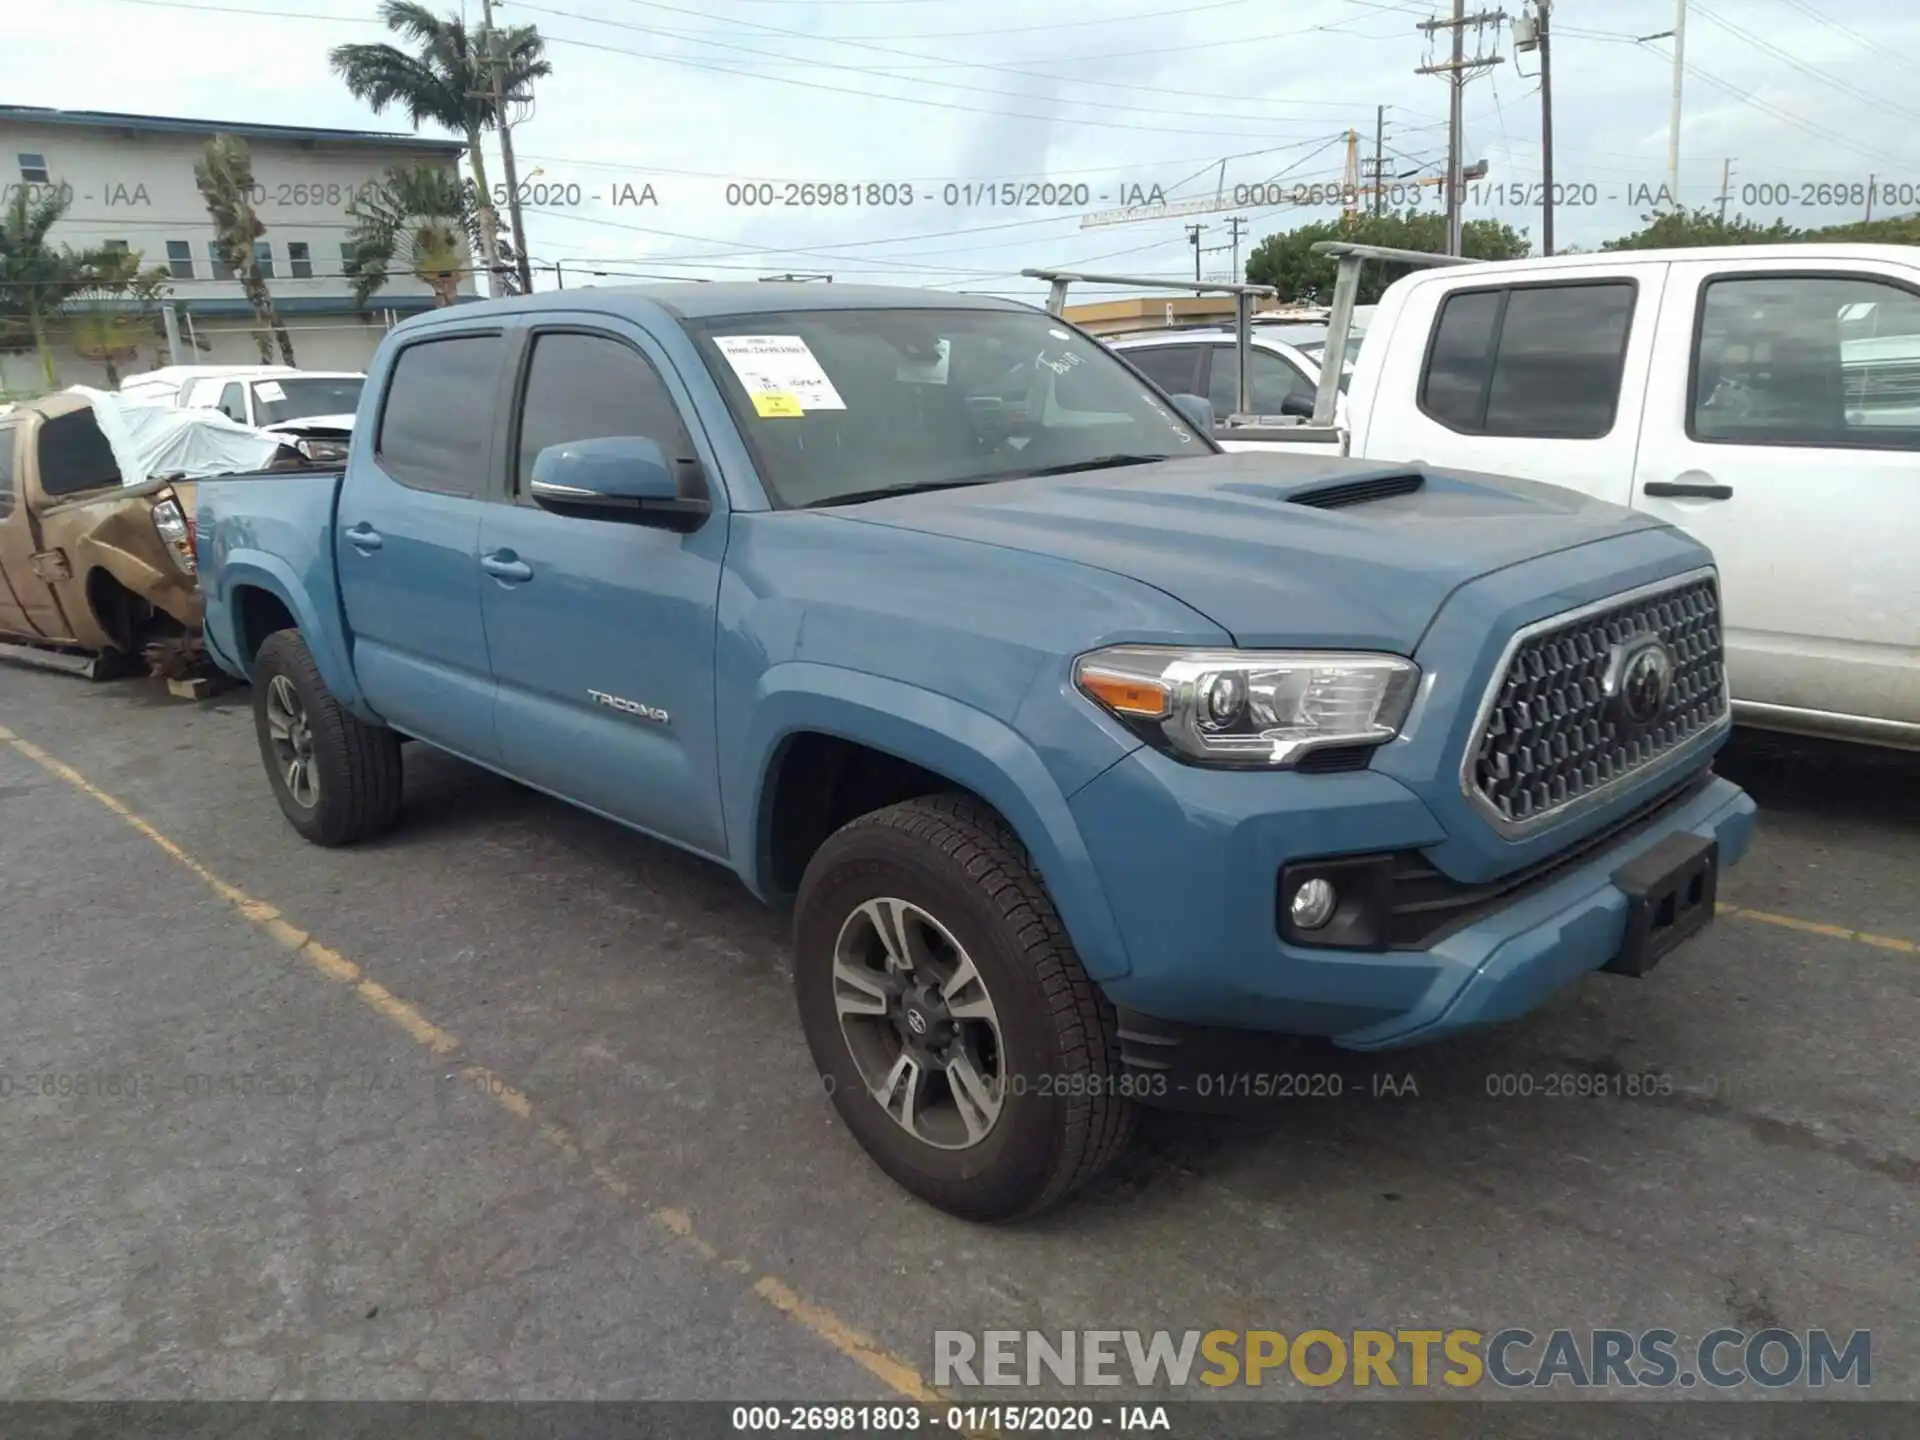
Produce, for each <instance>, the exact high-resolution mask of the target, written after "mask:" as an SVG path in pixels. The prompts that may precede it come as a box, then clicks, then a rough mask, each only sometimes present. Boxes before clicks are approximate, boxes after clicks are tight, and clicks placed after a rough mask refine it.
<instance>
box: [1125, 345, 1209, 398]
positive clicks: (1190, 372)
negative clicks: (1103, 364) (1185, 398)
mask: <svg viewBox="0 0 1920 1440" xmlns="http://www.w3.org/2000/svg"><path fill="white" fill-rule="evenodd" d="M1205 350H1206V347H1205V346H1203V345H1156V346H1154V347H1152V348H1151V349H1147V348H1144V347H1143V348H1141V349H1139V350H1135V349H1133V348H1131V347H1129V348H1128V349H1125V350H1122V351H1121V352H1120V353H1121V354H1122V355H1124V356H1125V357H1126V359H1127V363H1128V364H1130V365H1132V366H1133V367H1134V368H1135V369H1137V370H1139V371H1140V372H1141V373H1142V374H1143V375H1145V376H1146V377H1147V378H1148V379H1149V380H1151V381H1153V383H1154V384H1156V385H1158V386H1159V387H1160V388H1161V389H1162V390H1164V391H1166V392H1167V394H1169V395H1193V394H1197V393H1198V391H1197V390H1196V389H1195V387H1194V376H1195V374H1196V373H1197V372H1198V371H1199V369H1200V357H1201V355H1202V354H1204V353H1205Z"/></svg>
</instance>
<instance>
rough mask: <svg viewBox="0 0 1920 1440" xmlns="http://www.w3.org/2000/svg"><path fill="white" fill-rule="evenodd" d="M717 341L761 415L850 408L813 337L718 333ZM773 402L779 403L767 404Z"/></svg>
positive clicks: (755, 411) (801, 413) (755, 409)
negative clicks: (815, 348) (816, 350)
mask: <svg viewBox="0 0 1920 1440" xmlns="http://www.w3.org/2000/svg"><path fill="white" fill-rule="evenodd" d="M713 343H714V344H715V345H717V346H718V347H719V349H720V353H721V354H722V355H724V356H726V357H727V364H729V365H731V366H732V367H733V373H734V374H736V375H738V376H739V377H740V383H741V384H742V385H744V386H745V387H746V391H747V394H748V396H749V397H751V398H752V400H753V409H754V413H755V414H757V415H764V416H776V415H804V414H805V413H806V412H807V411H809V410H844V409H846V408H847V402H846V401H844V400H842V399H841V398H840V392H839V391H838V390H836V389H834V388H833V381H831V380H829V379H828V378H827V372H826V371H825V370H822V369H821V368H820V362H819V361H818V360H816V359H815V358H814V355H813V351H811V350H809V349H808V348H807V342H806V341H804V340H802V339H801V338H800V337H799V336H798V335H717V336H715V337H714V341H713ZM769 401H770V402H771V403H772V404H773V406H774V408H772V409H768V408H766V404H767V402H769ZM787 407H791V408H787Z"/></svg>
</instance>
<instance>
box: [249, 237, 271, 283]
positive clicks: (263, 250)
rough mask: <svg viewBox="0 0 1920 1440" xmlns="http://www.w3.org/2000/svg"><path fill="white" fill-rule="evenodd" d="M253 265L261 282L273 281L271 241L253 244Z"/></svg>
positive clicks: (260, 241)
mask: <svg viewBox="0 0 1920 1440" xmlns="http://www.w3.org/2000/svg"><path fill="white" fill-rule="evenodd" d="M253 263H254V267H255V268H256V269H257V270H259V272H260V278H261V279H262V280H271V279H273V242H272V241H271V240H256V241H254V242H253Z"/></svg>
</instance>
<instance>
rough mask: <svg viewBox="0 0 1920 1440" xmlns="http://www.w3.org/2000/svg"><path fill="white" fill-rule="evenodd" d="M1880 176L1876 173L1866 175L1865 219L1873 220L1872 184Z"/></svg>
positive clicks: (1870, 221) (1869, 221)
mask: <svg viewBox="0 0 1920 1440" xmlns="http://www.w3.org/2000/svg"><path fill="white" fill-rule="evenodd" d="M1879 178H1880V177H1879V175H1877V174H1874V175H1869V176H1867V221H1868V223H1869V224H1871V223H1872V221H1873V185H1874V182H1875V181H1876V180H1878V179H1879Z"/></svg>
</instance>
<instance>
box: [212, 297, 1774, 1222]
mask: <svg viewBox="0 0 1920 1440" xmlns="http://www.w3.org/2000/svg"><path fill="white" fill-rule="evenodd" d="M1207 418H1208V417H1207V414H1206V402H1205V401H1203V400H1197V399H1195V398H1194V397H1190V396H1179V397H1170V396H1168V395H1165V394H1163V393H1162V392H1161V391H1159V390H1157V389H1156V388H1155V387H1154V386H1153V385H1152V384H1151V383H1150V382H1149V381H1147V380H1146V379H1144V378H1143V377H1142V376H1141V375H1140V374H1139V373H1138V372H1137V371H1135V370H1133V369H1132V368H1131V367H1130V366H1129V365H1128V364H1127V363H1126V362H1125V361H1124V360H1123V359H1121V358H1119V357H1118V356H1116V355H1114V354H1113V353H1112V352H1110V351H1108V350H1106V349H1105V348H1103V347H1102V346H1101V345H1100V344H1098V343H1097V342H1095V341H1094V340H1092V339H1091V338H1089V337H1088V336H1087V335H1085V334H1084V333H1082V332H1081V331H1079V330H1077V329H1075V328H1074V327H1073V326H1071V325H1070V324H1066V323H1063V322H1061V321H1060V320H1057V319H1055V318H1053V317H1051V316H1049V315H1047V314H1045V313H1043V312H1041V311H1039V310H1036V309H1033V308H1030V307H1027V306H1023V305H1018V304H1013V303H1011V302H998V301H993V300H987V299H980V298H975V297H967V296H955V295H948V294H940V293H933V292H926V291H918V290H907V289H891V288H867V287H858V286H851V285H838V284H836V285H830V286H821V285H805V284H799V285H775V284H766V283H754V284H744V285H726V284H713V285H686V286H673V287H660V288H638V289H614V290H597V289H596V290H588V291H584V292H574V291H565V292H557V293H552V294H543V295H536V296H531V297H523V298H520V299H517V300H508V301H501V302H485V303H475V304H467V305H461V306H457V307H452V308H449V309H446V310H442V311H439V312H436V313H434V314H432V315H428V316H421V317H418V318H416V319H412V320H409V321H407V322H406V323H405V324H402V325H400V326H398V327H397V328H396V329H395V330H394V331H393V333H392V334H391V336H389V337H388V339H387V340H386V341H385V342H384V343H383V345H382V347H381V349H380V352H379V354H378V356H377V357H376V359H375V361H374V363H373V366H372V368H371V371H370V373H369V376H368V380H367V384H366V389H365V394H364V398H363V400H362V402H361V410H360V413H359V415H358V417H357V419H356V423H355V425H354V430H353V441H352V448H351V451H350V454H349V457H348V459H347V461H346V464H345V466H344V469H343V470H333V471H319V472H312V473H305V474H291V475H290V474H280V475H271V476H269V475H262V476H258V477H241V478H232V479H216V480H209V481H203V482H202V483H201V485H200V488H199V495H198V516H197V519H198V526H197V536H198V539H197V545H198V559H199V563H200V573H201V576H202V579H203V584H204V587H205V590H206V609H207V618H206V639H207V645H208V648H209V650H210V651H211V652H212V654H213V655H214V656H215V657H217V659H218V661H219V663H220V664H221V665H222V666H224V667H225V668H226V669H227V670H229V671H231V672H232V673H233V674H235V675H237V676H241V677H244V678H246V679H248V680H250V681H251V682H252V685H253V687H254V711H255V718H256V724H257V730H258V735H259V743H260V752H261V757H262V759H263V761H264V762H265V766H266V771H267V775H268V778H269V780H270V781H271V784H272V787H273V793H274V795H275V797H276V798H277V800H278V802H279V805H280V808H281V809H282V811H283V812H284V813H285V814H286V817H287V819H288V820H289V821H290V822H291V823H292V824H293V826H294V827H295V829H297V830H298V831H299V832H300V833H301V834H302V835H304V836H305V837H307V838H308V839H309V840H312V841H314V842H315V843H318V844H321V845H341V844H346V843H349V842H351V841H354V840H357V839H359V838H361V837H363V836H367V835H370V834H372V833H374V832H376V831H378V830H381V829H383V828H385V827H387V826H389V825H391V824H393V823H394V821H395V819H396V817H397V815H398V813H399V811H400V808H401V763H402V754H403V745H402V742H403V740H407V739H412V740H417V741H421V742H425V743H426V744H429V745H432V746H435V747H437V748H439V749H441V750H445V751H449V752H451V753H453V754H455V755H458V756H461V757H464V758H465V759H467V760H470V761H472V762H474V763H476V764H478V765H483V766H487V767H489V768H491V769H494V770H497V771H500V772H501V773H503V774H505V775H508V776H510V777H512V778H513V779H515V780H518V781H520V782H522V783H524V784H527V785H529V786H533V787H535V788H537V789H540V790H543V791H546V792H548V793H550V794H553V795H557V796H559V797H561V798H563V799H565V800H568V801H571V802H572V803H574V804H577V805H580V806H582V807H584V808H586V809H589V810H592V811H594V812H595V813H597V814H600V815H603V816H606V817H607V818H609V819H611V820H614V821H617V822H619V823H621V824H623V825H627V826H631V827H632V828H633V829H635V830H638V831H642V832H644V833H645V834H648V835H651V836H655V837H657V838H659V839H661V840H665V841H668V842H670V843H672V844H675V845H679V846H683V847H685V848H686V849H688V850H691V851H693V852H695V853H697V854H699V855H703V856H706V857H708V858H709V859H711V860H714V861H716V862H718V863H719V864H722V865H725V866H727V867H728V868H730V869H731V870H733V871H734V872H735V873H736V874H737V875H738V876H739V877H740V878H741V879H742V880H743V881H744V882H745V884H746V886H747V888H748V889H749V890H750V891H752V892H753V893H754V894H755V895H756V896H758V897H760V898H761V899H763V900H765V901H768V902H771V903H775V904H780V905H785V906H790V907H791V909H792V914H793V944H794V952H795V954H794V978H795V988H796V991H797V998H798V1007H799V1011H800V1018H801V1022H802V1025H803V1028H804V1030H805V1033H806V1037H807V1042H808V1044H809V1046H810V1047H811V1049H812V1052H813V1056H814V1059H815V1060H816V1062H817V1064H818V1067H819V1069H820V1071H821V1073H822V1076H823V1078H824V1079H825V1080H826V1082H827V1084H826V1087H825V1088H826V1090H827V1091H828V1093H830V1094H831V1096H832V1101H833V1104H834V1105H835V1106H836V1107H837V1108H838V1110H839V1113H840V1114H841V1116H842V1117H843V1118H844V1120H845V1123H846V1124H847V1126H848V1128H849V1129H850V1130H851V1131H852V1132H853V1134H854V1135H855V1137H856V1138H857V1139H858V1140H859V1141H860V1143H861V1144H862V1145H863V1146H864V1147H865V1148H866V1149H867V1150H868V1152H869V1153H870V1154H871V1155H872V1156H873V1158H874V1159H875V1160H876V1161H877V1162H878V1163H879V1164H880V1165H881V1166H882V1167H883V1168H884V1169H885V1170H886V1171H887V1172H888V1173H889V1174H891V1175H892V1176H893V1177H894V1178H895V1179H896V1180H898V1181H899V1182H900V1183H901V1184H902V1185H904V1186H905V1187H906V1188H907V1189H909V1190H910V1191H912V1192H913V1193H915V1194H917V1195H919V1196H921V1197H923V1198H925V1199H927V1200H929V1201H931V1202H932V1203H934V1204H936V1205H939V1206H941V1207H943V1208H945V1209H948V1210H950V1211H952V1212H954V1213H957V1214H961V1215H965V1216H969V1217H972V1218H976V1219H1006V1218H1010V1217H1014V1216H1019V1215H1023V1214H1028V1213H1032V1212H1034V1211H1037V1210H1039V1209H1041V1208H1043V1207H1045V1206H1047V1205H1049V1204H1051V1203H1053V1202H1055V1201H1057V1200H1059V1199H1060V1198H1061V1197H1063V1196H1065V1195H1066V1194H1068V1193H1069V1192H1070V1191H1071V1190H1072V1189H1073V1188H1074V1187H1075V1186H1077V1185H1079V1184H1081V1183H1083V1182H1085V1181H1086V1180H1087V1179H1088V1178H1089V1177H1090V1176H1092V1175H1094V1174H1095V1173H1097V1172H1098V1170H1099V1169H1100V1168H1101V1166H1102V1165H1103V1164H1105V1163H1106V1162H1107V1161H1109V1160H1110V1159H1111V1158H1112V1157H1113V1156H1114V1155H1115V1154H1116V1153H1117V1152H1118V1150H1119V1149H1120V1148H1121V1146H1122V1145H1123V1144H1124V1142H1125V1139H1126V1136H1127V1134H1128V1132H1129V1128H1130V1125H1131V1122H1132V1117H1133V1114H1134V1113H1135V1109H1136V1106H1137V1105H1138V1104H1141V1103H1145V1104H1156V1105H1165V1106H1174V1107H1183V1106H1184V1107H1194V1106H1206V1105H1208V1102H1210V1101H1212V1100H1219V1099H1223V1098H1225V1097H1227V1096H1228V1095H1229V1094H1230V1092H1231V1091H1232V1090H1233V1089H1234V1088H1235V1087H1236V1086H1241V1085H1245V1084H1246V1083H1247V1082H1246V1076H1248V1075H1249V1074H1252V1075H1256V1076H1257V1075H1258V1074H1259V1073H1260V1070H1259V1067H1260V1065H1261V1063H1262V1062H1261V1058H1260V1057H1261V1056H1262V1055H1263V1054H1264V1053H1267V1052H1269V1051H1270V1050H1271V1049H1272V1048H1273V1046H1272V1040H1273V1037H1275V1036H1277V1035H1314V1036H1324V1037H1330V1038H1331V1039H1332V1040H1333V1041H1334V1042H1336V1043H1337V1044H1339V1045H1341V1046H1345V1047H1350V1048H1356V1049H1386V1048H1391V1047H1396V1046H1403V1045H1408V1044H1414V1043H1419V1042H1425V1041H1430V1040H1433V1039H1436V1038H1438V1037H1441V1036H1445V1035H1449V1034H1453V1033H1455V1032H1458V1031H1461V1030H1463V1029H1465V1028H1468V1027H1472V1026H1477V1025H1483V1024H1487V1023H1489V1022H1496V1021H1504V1020H1511V1019H1513V1018H1515V1017H1517V1016H1520V1015H1522V1014H1524V1013H1525V1012H1527V1011H1528V1010H1530V1009H1532V1008H1534V1007H1535V1006H1537V1005H1538V1004H1539V1003H1540V1002H1542V1001H1543V1000H1545V999H1546V998H1547V997H1549V996H1550V995H1552V994H1553V993H1554V992H1556V991H1557V990H1559V989H1561V988H1562V987H1564V986H1566V985H1569V984H1572V983H1574V982H1576V981H1578V980H1580V979H1581V978H1582V977H1584V976H1586V975H1587V974H1588V973H1589V972H1592V971H1597V970H1607V971H1611V972H1615V973H1618V974H1624V975H1628V976H1637V975H1640V974H1642V973H1644V972H1645V971H1646V970H1647V969H1648V968H1649V967H1650V966H1651V965H1653V964H1654V962H1656V961H1657V960H1660V959H1661V958H1662V957H1663V956H1665V955H1667V954H1668V953H1669V952H1670V951H1671V950H1672V949H1673V948H1674V946H1675V945H1677V944H1678V943H1679V942H1680V941H1682V940H1684V939H1686V938H1687V937H1688V936H1690V935H1693V934H1694V933H1696V932H1697V931H1698V930H1699V929H1700V928H1701V927H1702V926H1704V925H1706V924H1707V923H1708V922H1709V921H1710V920H1711V918H1712V914H1713V909H1714V894H1715V886H1716V880H1717V875H1718V872H1719V870H1720V868H1721V867H1724V866H1726V865H1729V864H1731V863H1733V862H1734V861H1736V860H1737V859H1739V857H1740V856H1741V855H1742V853H1743V852H1744V851H1745V849H1746V847H1747V842H1748V838H1749V834H1750V832H1751V829H1752V825H1753V817H1754V807H1753V805H1752V803H1751V801H1749V800H1748V798H1747V797H1746V795H1745V794H1743V793H1742V792H1741V791H1740V790H1739V789H1738V788H1737V787H1736V786H1735V785H1733V784H1731V783H1730V782H1728V781H1726V780H1724V779H1721V778H1718V777H1716V776H1715V775H1714V773H1713V770H1712V761H1713V757H1714V754H1715V752H1716V751H1717V750H1718V749H1719V747H1720V745H1721V744H1722V742H1723V741H1724V739H1725V737H1726V735H1727V730H1728V725H1729V710H1728V702H1727V687H1726V679H1725V676H1724V674H1723V673H1722V668H1721V625H1720V607H1719V595H1718V585H1717V579H1716V574H1715V570H1714V567H1713V563H1712V557H1711V555H1710V554H1709V553H1708V552H1707V551H1706V550H1704V549H1702V548H1701V546H1700V545H1699V544H1697V543H1696V542H1694V541H1693V540H1690V539H1688V538H1687V537H1686V536H1685V535H1684V534H1682V533H1681V532H1680V531H1678V530H1676V529H1674V528H1673V527H1671V526H1669V525H1666V524H1663V523H1661V522H1659V521H1657V520H1655V519H1652V518H1650V517H1648V516H1646V515H1644V514H1635V513H1632V512H1630V511H1627V510H1624V509H1620V508H1617V507H1615V506H1612V505H1608V504H1604V503H1601V502H1598V501H1594V500H1591V499H1587V498H1585V497H1582V496H1580V495H1577V494H1574V493H1573V492H1571V491H1566V490H1562V489H1558V488H1554V487H1549V486H1542V485H1537V484H1530V483H1527V482H1523V481H1515V480H1505V479H1498V478H1494V477H1490V476H1485V475H1479V474H1471V473H1462V472H1457V471H1447V470H1437V469H1433V468H1428V467H1423V466H1420V465H1417V464H1416V465H1406V466H1386V467H1383V466H1381V465H1378V464H1360V463H1355V462H1351V461H1345V460H1340V459H1337V458H1307V457H1295V456H1289V455H1279V454H1264V453H1254V454H1226V453H1223V452H1221V451H1220V450H1219V448H1218V447H1217V446H1216V445H1215V444H1214V442H1213V440H1212V439H1211V438H1210V433H1209V425H1208V424H1207V423H1206V422H1207Z"/></svg>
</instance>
